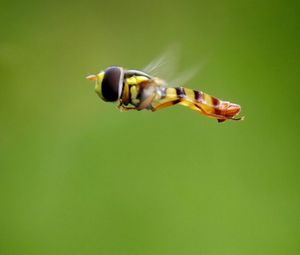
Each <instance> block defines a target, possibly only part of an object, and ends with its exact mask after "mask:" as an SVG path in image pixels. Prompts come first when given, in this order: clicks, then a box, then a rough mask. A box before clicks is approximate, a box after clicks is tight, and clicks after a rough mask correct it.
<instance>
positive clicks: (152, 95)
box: [86, 66, 242, 122]
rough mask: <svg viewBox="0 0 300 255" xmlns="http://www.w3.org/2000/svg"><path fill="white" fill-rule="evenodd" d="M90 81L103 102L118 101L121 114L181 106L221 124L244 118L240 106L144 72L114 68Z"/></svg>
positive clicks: (96, 75) (88, 77)
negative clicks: (171, 84)
mask: <svg viewBox="0 0 300 255" xmlns="http://www.w3.org/2000/svg"><path fill="white" fill-rule="evenodd" d="M86 79H88V80H91V81H94V82H95V83H96V85H95V92H96V93H97V94H98V96H99V97H100V98H101V99H103V100H104V101H106V102H117V103H118V108H119V110H121V111H129V110H137V111H140V110H144V109H145V110H150V111H152V112H155V111H158V110H161V109H164V108H166V107H169V106H172V105H176V104H180V105H183V106H186V107H188V108H190V109H192V110H195V111H197V112H199V113H202V114H203V115H205V116H208V117H211V118H215V119H217V120H218V122H224V121H226V120H241V119H242V118H238V117H237V115H238V114H239V112H240V110H241V107H240V105H238V104H234V103H230V102H228V101H222V100H220V99H218V98H216V97H213V96H210V95H208V94H206V93H204V92H202V91H200V90H193V89H189V88H185V87H182V86H178V87H177V86H174V87H171V86H168V84H167V82H166V81H165V80H163V79H161V78H159V77H156V76H152V75H150V74H148V73H146V72H144V71H139V70H127V69H124V68H122V67H119V66H110V67H108V68H107V69H106V70H104V71H101V72H99V73H98V74H93V75H89V76H87V77H86Z"/></svg>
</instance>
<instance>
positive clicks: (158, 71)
mask: <svg viewBox="0 0 300 255" xmlns="http://www.w3.org/2000/svg"><path fill="white" fill-rule="evenodd" d="M178 55H179V48H178V46H177V47H175V46H174V47H170V48H168V49H167V50H166V51H165V52H164V53H163V54H161V55H160V56H159V57H157V58H155V59H154V60H152V61H151V62H150V63H149V64H148V65H147V66H146V67H145V68H144V69H143V71H144V72H145V73H147V74H149V75H151V76H153V77H158V78H160V79H163V80H170V79H171V77H174V75H175V74H176V71H177V69H178V63H179V57H178Z"/></svg>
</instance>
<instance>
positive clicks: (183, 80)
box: [168, 66, 201, 87]
mask: <svg viewBox="0 0 300 255" xmlns="http://www.w3.org/2000/svg"><path fill="white" fill-rule="evenodd" d="M200 69H201V68H200V67H199V66H194V67H192V68H190V69H187V70H185V71H184V72H180V73H179V74H178V75H176V76H175V78H174V79H172V80H171V81H170V82H168V84H169V85H170V86H172V87H178V86H186V85H187V82H188V81H190V80H191V79H193V78H194V77H195V76H196V75H197V73H198V72H199V71H200Z"/></svg>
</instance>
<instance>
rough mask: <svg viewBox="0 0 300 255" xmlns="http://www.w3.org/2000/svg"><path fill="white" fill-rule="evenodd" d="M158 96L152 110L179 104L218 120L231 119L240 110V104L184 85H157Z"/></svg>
mask: <svg viewBox="0 0 300 255" xmlns="http://www.w3.org/2000/svg"><path fill="white" fill-rule="evenodd" d="M157 89H158V95H159V98H157V100H156V101H155V105H154V110H158V109H162V108H164V107H166V106H170V105H175V104H181V105H184V106H187V107H189V108H190V109H193V110H196V111H199V112H201V113H203V114H204V115H207V116H209V117H213V118H217V119H218V120H220V121H222V120H226V119H233V118H234V117H235V116H236V115H237V114H238V113H239V111H240V106H239V105H236V104H232V103H229V102H224V101H222V100H220V99H218V98H216V97H213V96H210V95H208V94H206V93H203V92H201V91H197V90H192V89H188V88H184V87H176V88H169V87H158V88H157Z"/></svg>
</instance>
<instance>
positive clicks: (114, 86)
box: [101, 66, 124, 102]
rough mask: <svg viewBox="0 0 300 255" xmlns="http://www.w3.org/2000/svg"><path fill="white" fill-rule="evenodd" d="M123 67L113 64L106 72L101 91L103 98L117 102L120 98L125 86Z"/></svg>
mask: <svg viewBox="0 0 300 255" xmlns="http://www.w3.org/2000/svg"><path fill="white" fill-rule="evenodd" d="M123 78H124V77H123V69H122V68H121V67H117V66H111V67H109V68H107V69H106V70H105V72H104V77H103V80H102V86H101V92H102V96H103V99H104V100H105V101H108V102H115V101H117V100H118V99H120V97H121V94H122V88H123Z"/></svg>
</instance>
